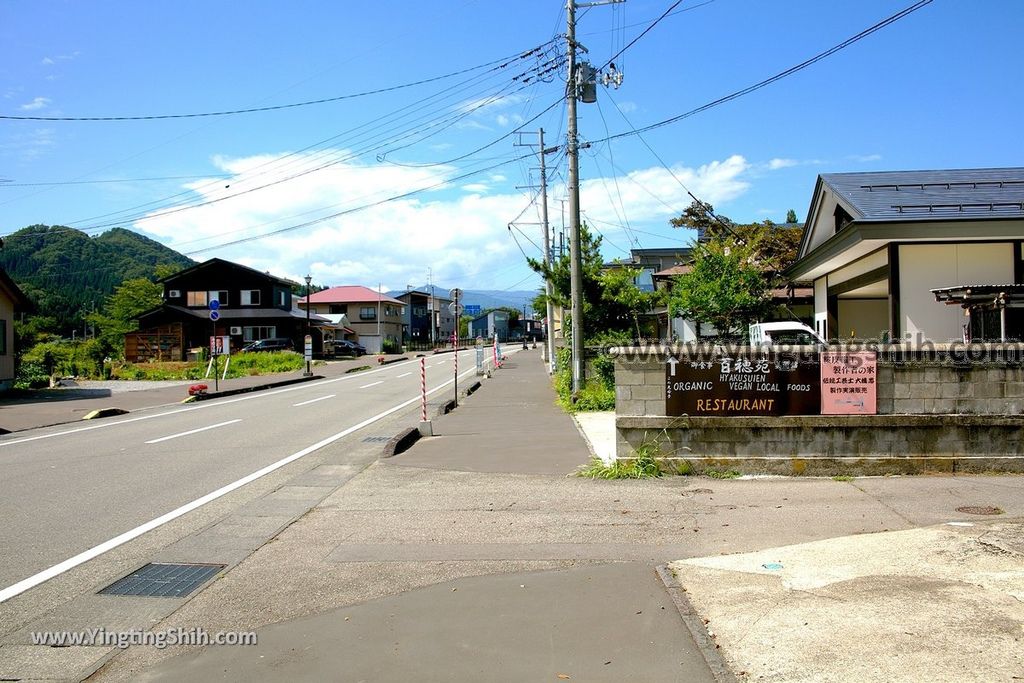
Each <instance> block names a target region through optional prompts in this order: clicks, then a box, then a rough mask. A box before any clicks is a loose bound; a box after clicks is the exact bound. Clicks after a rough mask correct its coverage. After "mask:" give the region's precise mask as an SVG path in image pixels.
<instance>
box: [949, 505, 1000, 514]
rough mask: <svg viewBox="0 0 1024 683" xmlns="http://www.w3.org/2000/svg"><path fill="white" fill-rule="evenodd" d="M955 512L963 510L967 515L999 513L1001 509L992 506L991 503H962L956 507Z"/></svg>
mask: <svg viewBox="0 0 1024 683" xmlns="http://www.w3.org/2000/svg"><path fill="white" fill-rule="evenodd" d="M956 511H957V512H963V513H965V514H968V515H1001V514H1003V511H1002V509H1000V508H997V507H992V506H991V505H964V506H963V507H958V508H957V509H956Z"/></svg>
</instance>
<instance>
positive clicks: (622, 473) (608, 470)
mask: <svg viewBox="0 0 1024 683" xmlns="http://www.w3.org/2000/svg"><path fill="white" fill-rule="evenodd" d="M576 476H577V477H586V478H587V479H653V478H654V477H660V476H661V469H660V468H659V467H658V463H657V462H656V461H655V460H654V458H653V457H651V456H644V455H638V456H637V457H635V458H633V459H632V460H615V461H613V462H612V464H610V465H607V464H605V462H604V461H603V460H601V458H599V457H597V456H596V455H595V456H594V457H593V458H591V459H590V462H589V463H587V464H586V465H582V466H581V467H580V468H579V469H578V470H576Z"/></svg>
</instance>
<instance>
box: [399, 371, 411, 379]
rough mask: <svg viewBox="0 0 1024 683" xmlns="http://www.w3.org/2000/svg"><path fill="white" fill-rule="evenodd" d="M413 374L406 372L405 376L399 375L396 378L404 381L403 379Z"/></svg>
mask: <svg viewBox="0 0 1024 683" xmlns="http://www.w3.org/2000/svg"><path fill="white" fill-rule="evenodd" d="M411 374H412V373H411V372H406V373H404V374H401V375H398V376H397V377H395V379H402V378H403V377H408V376H409V375H411Z"/></svg>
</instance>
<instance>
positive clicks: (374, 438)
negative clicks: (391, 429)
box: [363, 436, 391, 443]
mask: <svg viewBox="0 0 1024 683" xmlns="http://www.w3.org/2000/svg"><path fill="white" fill-rule="evenodd" d="M390 440H391V437H390V436H368V437H366V438H365V439H363V443H384V442H385V441H390Z"/></svg>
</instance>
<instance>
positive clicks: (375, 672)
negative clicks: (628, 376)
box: [139, 563, 715, 683]
mask: <svg viewBox="0 0 1024 683" xmlns="http://www.w3.org/2000/svg"><path fill="white" fill-rule="evenodd" d="M689 638H690V636H689V634H688V632H687V631H686V630H685V628H684V627H683V625H682V623H681V622H680V621H679V618H678V616H677V615H676V614H675V610H674V607H673V605H672V601H671V599H670V597H669V596H668V595H667V593H666V592H665V589H664V587H663V586H662V585H661V584H660V582H659V581H658V580H657V578H656V577H655V574H654V572H653V571H652V570H651V568H650V567H649V566H647V565H644V564H633V563H621V564H608V565H601V566H595V567H586V568H579V569H573V570H568V571H560V572H541V573H529V574H512V575H506V576H487V577H476V578H469V579H463V580H460V581H457V582H452V583H445V584H440V585H435V586H431V587H429V588H423V589H420V590H415V591H410V592H408V593H405V594H403V595H400V596H395V597H391V598H384V599H380V600H375V601H371V602H366V603H363V604H359V605H353V606H351V607H345V608H343V609H339V610H332V611H329V612H326V613H324V614H321V615H317V616H314V617H308V618H306V619H302V620H299V621H298V622H292V623H287V624H279V625H276V626H270V627H267V628H265V629H262V630H261V631H260V633H259V639H260V645H259V648H241V647H239V648H207V649H206V650H204V651H202V652H200V653H198V654H190V655H183V656H182V657H179V658H175V659H170V660H167V661H166V662H164V663H162V664H161V665H160V666H158V667H155V668H154V669H152V670H150V671H148V672H146V674H145V675H143V676H141V677H140V678H139V680H141V681H163V680H181V679H182V678H189V679H191V680H248V681H271V680H273V681H278V680H350V681H359V680H372V681H414V680H415V681H470V680H473V681H476V680H510V681H527V680H553V681H557V680H580V681H643V682H645V683H658V682H660V681H666V682H667V681H680V680H686V681H694V682H695V683H699V682H707V683H711V682H712V681H714V680H715V679H714V678H713V677H712V676H711V673H710V671H709V670H708V669H707V666H706V664H705V663H704V661H703V659H702V657H701V655H700V654H699V652H697V651H696V648H695V647H694V646H693V645H692V643H690V644H689V645H687V641H688V640H689Z"/></svg>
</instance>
